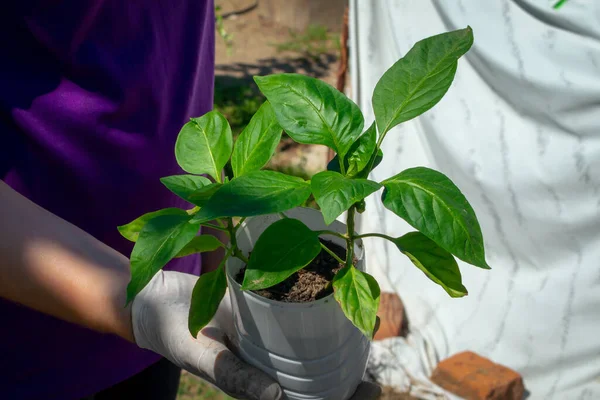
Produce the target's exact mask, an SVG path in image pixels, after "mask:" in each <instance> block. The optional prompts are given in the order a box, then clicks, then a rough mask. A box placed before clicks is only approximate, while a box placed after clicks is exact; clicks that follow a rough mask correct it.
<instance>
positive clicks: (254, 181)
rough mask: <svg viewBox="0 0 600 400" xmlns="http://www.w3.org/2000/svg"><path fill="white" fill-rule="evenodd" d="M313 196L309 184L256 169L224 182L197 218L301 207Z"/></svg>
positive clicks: (204, 219)
mask: <svg viewBox="0 0 600 400" xmlns="http://www.w3.org/2000/svg"><path fill="white" fill-rule="evenodd" d="M308 196H310V183H309V182H306V181H304V180H303V179H301V178H297V177H294V176H289V175H285V174H282V173H281V172H275V171H254V172H249V173H248V174H247V175H243V176H240V177H239V178H235V179H233V180H231V181H230V182H229V183H226V184H224V185H223V186H222V187H221V188H220V189H219V190H218V191H217V192H216V193H215V194H214V195H213V196H212V197H211V198H210V200H209V201H208V202H207V203H206V204H205V205H204V207H202V209H201V210H200V211H199V212H198V213H197V214H196V216H195V217H194V219H193V220H194V221H200V222H206V221H210V220H212V219H216V218H222V217H251V216H254V215H264V214H272V213H278V212H283V211H286V210H289V209H291V208H295V207H298V206H300V205H301V204H302V203H303V202H304V201H305V200H306V199H307V198H308Z"/></svg>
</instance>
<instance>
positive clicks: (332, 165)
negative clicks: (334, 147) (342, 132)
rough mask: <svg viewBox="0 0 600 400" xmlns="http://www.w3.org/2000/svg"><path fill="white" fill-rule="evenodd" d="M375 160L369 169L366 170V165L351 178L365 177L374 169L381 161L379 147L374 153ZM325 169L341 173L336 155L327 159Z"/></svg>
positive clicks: (381, 155) (381, 153) (381, 154)
mask: <svg viewBox="0 0 600 400" xmlns="http://www.w3.org/2000/svg"><path fill="white" fill-rule="evenodd" d="M374 157H375V160H374V161H373V167H371V169H370V170H368V169H369V168H368V167H365V168H364V169H363V170H362V171H360V172H359V173H358V174H356V175H355V176H353V178H360V179H366V178H368V177H369V173H370V172H371V171H372V170H374V169H375V168H377V166H378V165H379V164H380V163H381V161H382V160H383V152H382V151H381V149H379V150H378V151H377V154H375V156H374ZM347 169H348V162H346V170H347ZM327 171H333V172H338V173H341V171H340V160H339V158H338V156H337V155H336V156H335V157H333V159H331V161H329V163H328V164H327Z"/></svg>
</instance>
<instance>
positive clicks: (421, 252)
mask: <svg viewBox="0 0 600 400" xmlns="http://www.w3.org/2000/svg"><path fill="white" fill-rule="evenodd" d="M394 243H395V244H396V246H397V247H398V249H399V250H400V251H401V252H402V253H404V254H405V255H406V256H407V257H408V258H409V259H410V261H412V263H413V264H415V266H416V267H417V268H419V269H420V270H421V271H423V273H425V275H427V277H428V278H429V279H431V280H432V281H434V282H435V283H437V284H438V285H440V286H441V287H443V288H444V290H445V291H446V292H447V293H448V294H449V295H450V296H451V297H463V296H466V295H467V289H466V288H465V287H464V286H463V284H462V278H461V276H460V270H459V269H458V264H457V263H456V260H455V259H454V257H452V254H450V253H448V252H447V251H446V250H444V249H442V248H441V247H440V246H438V245H437V244H436V243H435V242H434V241H433V240H431V239H429V238H428V237H427V236H425V235H423V234H422V233H421V232H410V233H407V234H406V235H404V236H402V237H399V238H397V239H395V240H394Z"/></svg>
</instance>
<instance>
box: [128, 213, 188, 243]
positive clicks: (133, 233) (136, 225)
mask: <svg viewBox="0 0 600 400" xmlns="http://www.w3.org/2000/svg"><path fill="white" fill-rule="evenodd" d="M161 215H186V216H187V215H188V213H187V212H186V211H185V210H182V209H181V208H163V209H162V210H158V211H152V212H149V213H147V214H144V215H142V216H141V217H138V218H136V219H134V220H133V221H131V222H130V223H128V224H125V225H121V226H119V227H117V229H118V230H119V233H120V234H121V236H123V237H124V238H125V239H127V240H130V241H132V242H136V241H137V240H138V237H139V236H140V231H141V230H142V228H143V227H144V225H146V223H148V221H150V220H151V219H152V218H155V217H159V216H161Z"/></svg>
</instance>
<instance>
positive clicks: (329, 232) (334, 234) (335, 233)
mask: <svg viewBox="0 0 600 400" xmlns="http://www.w3.org/2000/svg"><path fill="white" fill-rule="evenodd" d="M317 234H318V235H319V236H321V235H333V236H337V237H339V238H341V239H344V240H346V239H348V238H347V237H346V236H345V235H343V234H341V233H338V232H336V231H330V230H327V229H325V230H322V231H317Z"/></svg>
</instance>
